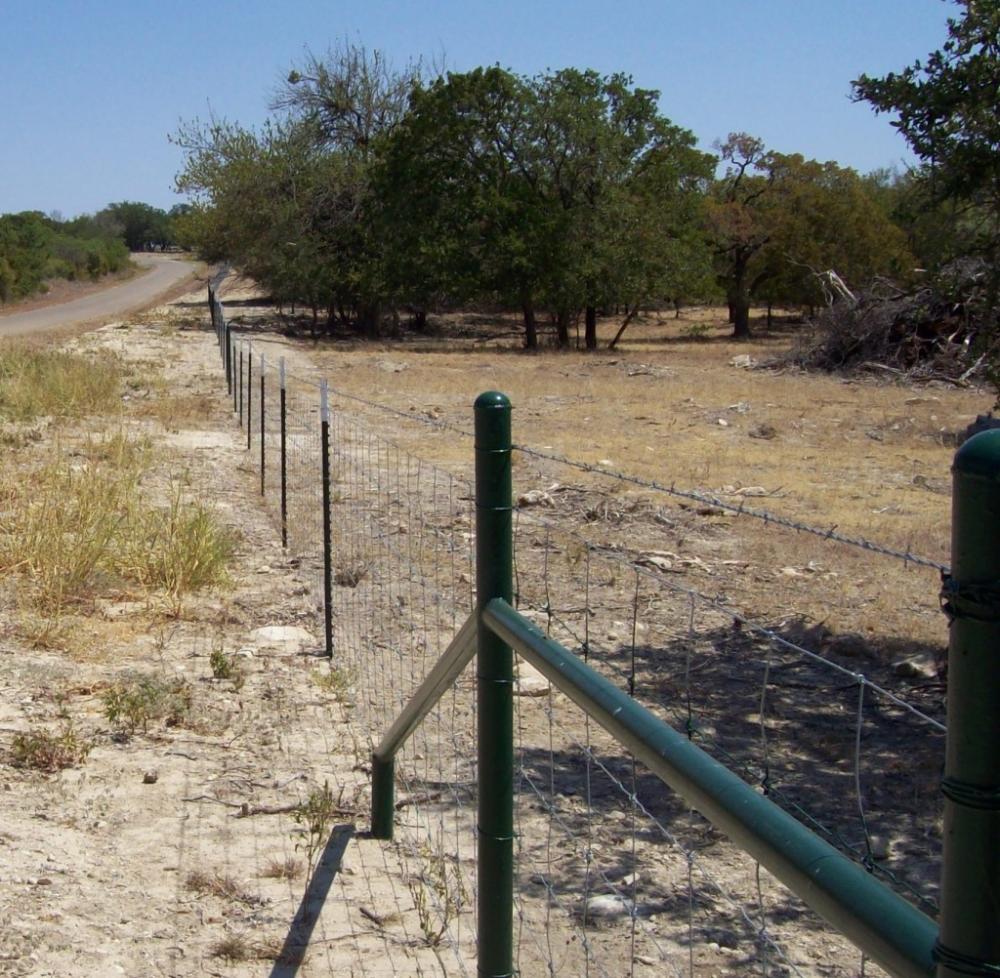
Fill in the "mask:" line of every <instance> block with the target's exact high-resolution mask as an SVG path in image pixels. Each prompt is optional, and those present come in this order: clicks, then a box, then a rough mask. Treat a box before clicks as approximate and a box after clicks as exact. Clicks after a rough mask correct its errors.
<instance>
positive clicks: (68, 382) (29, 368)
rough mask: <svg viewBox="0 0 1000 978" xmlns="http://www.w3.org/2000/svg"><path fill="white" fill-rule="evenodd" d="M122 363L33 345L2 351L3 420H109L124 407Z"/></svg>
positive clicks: (0, 399) (0, 403)
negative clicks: (98, 417) (95, 417)
mask: <svg viewBox="0 0 1000 978" xmlns="http://www.w3.org/2000/svg"><path fill="white" fill-rule="evenodd" d="M124 373H125V371H124V368H123V366H122V364H121V362H120V361H119V360H118V359H117V358H116V357H114V356H112V355H110V354H103V355H101V356H94V357H89V356H88V357H85V356H81V355H80V354H77V353H70V352H66V351H64V350H53V349H51V348H46V347H42V346H36V345H34V344H31V343H25V342H19V343H16V344H15V343H7V344H4V345H3V346H0V417H2V418H7V419H10V420H12V421H18V422H26V421H32V420H34V419H35V418H39V417H52V418H71V417H82V416H86V415H92V414H109V413H112V412H114V411H115V410H117V408H118V407H119V406H120V403H121V390H122V384H123V379H124Z"/></svg>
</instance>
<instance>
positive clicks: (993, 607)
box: [940, 572, 1000, 625]
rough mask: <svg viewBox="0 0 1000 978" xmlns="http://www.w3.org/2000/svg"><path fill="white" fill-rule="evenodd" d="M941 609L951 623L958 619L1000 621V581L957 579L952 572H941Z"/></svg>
mask: <svg viewBox="0 0 1000 978" xmlns="http://www.w3.org/2000/svg"><path fill="white" fill-rule="evenodd" d="M940 597H941V610H942V611H943V612H944V613H945V614H946V615H947V616H948V624H949V625H950V624H951V623H952V622H954V621H955V620H956V619H959V618H964V619H965V620H967V621H982V622H1000V581H985V582H963V581H956V580H955V578H954V577H952V575H951V574H949V573H947V572H942V574H941V595H940Z"/></svg>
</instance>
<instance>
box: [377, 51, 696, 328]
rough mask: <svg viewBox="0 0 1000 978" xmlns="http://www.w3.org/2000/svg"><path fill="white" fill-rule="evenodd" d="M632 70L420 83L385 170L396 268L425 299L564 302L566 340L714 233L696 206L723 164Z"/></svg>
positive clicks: (532, 305)
mask: <svg viewBox="0 0 1000 978" xmlns="http://www.w3.org/2000/svg"><path fill="white" fill-rule="evenodd" d="M657 97H658V94H657V93H656V92H652V91H646V90H642V89H635V88H632V85H631V80H630V79H628V78H627V77H626V76H624V75H613V76H609V77H606V78H604V77H601V76H600V75H598V74H597V73H596V72H589V71H588V72H582V71H577V70H575V69H566V70H563V71H558V72H554V73H550V74H547V75H542V76H539V77H537V78H533V79H526V78H522V77H519V76H516V75H514V74H512V73H511V72H509V71H505V70H504V69H502V68H499V67H492V68H478V69H476V70H475V71H472V72H467V73H462V74H449V75H447V76H446V77H442V78H439V79H437V80H435V81H434V82H433V83H432V84H431V85H429V86H427V87H418V88H417V89H415V91H414V92H413V95H412V97H411V101H410V110H409V112H408V114H407V115H406V116H405V117H404V119H403V120H402V121H401V122H400V124H399V126H398V128H396V129H395V130H394V132H393V133H392V136H391V138H390V139H388V140H387V141H386V142H385V143H384V144H383V145H382V146H381V147H380V164H379V166H378V167H377V169H376V173H377V187H378V198H379V201H380V205H381V218H382V227H383V233H388V232H389V231H390V229H391V231H392V234H391V236H392V239H393V240H394V247H393V250H392V256H393V259H394V260H393V261H391V262H389V267H390V269H392V270H394V272H395V273H396V275H397V277H396V278H395V281H394V284H395V286H396V288H397V290H398V292H399V294H400V295H401V296H403V297H406V298H408V299H409V301H411V302H413V303H414V304H416V305H421V304H427V303H433V302H434V301H435V299H436V298H442V297H445V296H448V297H451V298H452V299H453V300H458V301H461V300H464V299H468V298H471V297H486V296H494V297H497V298H500V299H501V300H503V301H505V302H510V303H513V304H516V305H517V306H518V307H519V308H520V309H521V311H522V314H523V317H524V326H525V344H526V346H527V347H528V348H533V347H535V346H537V343H538V329H537V324H536V308H537V306H538V305H540V304H541V305H543V306H547V307H548V308H550V309H552V310H553V311H554V313H555V319H556V323H557V336H558V342H559V343H560V345H566V344H567V343H568V342H569V323H570V321H571V319H572V318H573V317H574V316H575V315H578V314H579V313H580V312H581V311H583V312H584V313H585V316H586V343H587V346H588V347H591V348H592V347H594V346H596V310H597V307H598V306H599V305H601V304H611V303H620V302H632V303H638V302H639V301H641V300H643V299H645V298H647V297H649V296H650V295H651V294H656V293H662V292H663V291H664V290H666V289H667V288H668V285H667V280H668V279H669V277H670V275H671V273H677V272H679V270H680V269H681V268H682V267H685V263H684V262H683V261H682V260H680V258H681V256H680V254H679V253H680V252H689V251H690V250H691V249H693V248H695V247H696V246H697V243H698V242H700V239H699V238H698V237H697V235H691V234H688V233H686V232H688V231H689V230H690V229H692V228H696V227H697V221H696V220H695V219H694V216H693V215H694V212H695V210H696V209H697V198H698V191H699V189H700V188H701V185H702V184H703V183H704V182H705V181H707V179H708V175H709V172H710V169H711V164H710V161H709V160H708V158H707V157H706V156H705V155H704V154H700V153H698V152H697V151H696V150H694V147H693V138H692V137H691V135H690V134H689V133H687V132H685V131H684V130H681V129H678V128H677V127H675V126H673V125H671V124H670V123H669V121H668V120H666V119H664V118H663V117H662V116H660V115H659V112H658V110H657V107H656V100H657Z"/></svg>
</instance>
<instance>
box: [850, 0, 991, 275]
mask: <svg viewBox="0 0 1000 978" xmlns="http://www.w3.org/2000/svg"><path fill="white" fill-rule="evenodd" d="M957 6H958V7H959V8H960V9H961V16H959V17H955V18H949V20H948V39H947V41H945V43H944V45H943V46H942V47H941V48H940V49H939V50H937V51H933V52H932V53H931V54H929V55H928V56H927V59H926V62H921V61H916V62H915V63H914V64H912V65H911V66H909V67H908V68H904V69H903V70H902V71H901V72H899V73H895V72H890V73H889V74H888V75H886V76H885V77H883V78H873V77H871V76H869V75H862V76H861V77H860V78H858V79H857V80H856V81H855V82H853V93H854V98H855V99H856V100H862V101H866V102H869V103H870V104H871V105H872V107H873V108H874V110H875V111H876V113H880V112H893V113H896V116H897V117H896V119H895V120H894V121H893V123H892V124H893V126H895V128H897V129H898V130H899V131H900V132H901V133H902V134H903V136H904V137H905V138H906V140H907V142H908V143H909V144H910V147H911V149H912V150H913V152H914V153H915V154H916V155H917V156H918V157H919V158H920V160H921V161H922V162H923V164H924V170H923V172H922V174H921V184H922V189H923V191H924V192H925V193H926V202H927V204H928V205H930V207H934V206H937V205H939V204H940V203H941V202H950V203H952V204H954V205H956V206H957V208H958V211H957V213H956V217H957V218H958V221H959V224H960V229H961V233H960V241H959V243H958V249H957V250H959V251H964V252H966V253H978V254H981V255H984V256H985V257H986V258H987V260H988V262H989V264H990V265H991V266H992V268H993V269H996V268H997V258H998V255H1000V112H998V111H997V96H998V90H1000V0H958V3H957Z"/></svg>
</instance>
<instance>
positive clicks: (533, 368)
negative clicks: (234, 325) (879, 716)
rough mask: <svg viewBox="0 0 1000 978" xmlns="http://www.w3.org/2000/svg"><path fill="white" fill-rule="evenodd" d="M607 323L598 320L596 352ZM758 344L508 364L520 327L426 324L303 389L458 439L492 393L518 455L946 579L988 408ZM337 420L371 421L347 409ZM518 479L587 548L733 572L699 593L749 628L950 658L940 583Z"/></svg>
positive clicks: (687, 322) (332, 368)
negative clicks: (321, 389)
mask: <svg viewBox="0 0 1000 978" xmlns="http://www.w3.org/2000/svg"><path fill="white" fill-rule="evenodd" d="M241 295H249V293H241ZM251 301H252V300H250V299H249V298H246V299H244V300H243V303H241V305H242V306H243V307H242V308H239V307H237V309H236V310H234V311H235V312H238V315H239V317H240V318H241V319H242V321H243V322H244V323H245V324H246V326H247V328H253V329H254V332H255V333H257V331H258V330H259V329H261V328H263V330H264V331H265V332H267V331H270V329H271V328H272V327H273V328H274V329H275V333H277V332H278V331H279V330H286V331H287V324H286V323H281V322H277V321H275V320H274V318H273V313H272V311H271V310H269V309H267V308H266V307H258V308H254V307H253V306H252V305H246V303H249V302H251ZM616 325H617V323H616V322H615V321H614V320H610V319H609V320H605V321H603V322H602V323H601V324H600V334H601V343H602V346H605V345H606V343H607V341H608V340H609V339H610V338H611V336H613V335H614V332H615V328H616ZM754 328H755V335H756V338H755V339H754V340H753V341H751V342H749V343H741V342H735V341H733V340H732V339H731V338H730V337H729V333H730V327H729V326H728V325H727V324H726V323H725V322H724V320H723V319H722V318H720V316H719V311H718V310H713V309H691V310H684V311H682V313H681V315H680V317H679V318H674V316H673V314H664V315H655V314H653V315H648V316H646V317H644V318H642V319H640V320H639V321H638V322H635V323H633V324H632V325H631V326H630V327H629V331H628V332H627V333H626V334H625V337H624V340H623V342H622V344H621V345H620V346H619V348H618V350H616V351H615V352H614V353H611V354H609V353H608V352H607V351H606V350H601V351H599V352H598V353H596V354H593V355H587V354H584V353H576V352H571V353H555V352H550V353H542V354H540V355H536V356H531V355H526V354H524V353H523V352H521V351H520V350H519V342H520V337H519V333H518V328H517V323H516V321H515V320H514V319H513V318H509V319H506V318H504V317H497V316H478V315H465V316H450V317H446V318H445V319H444V320H442V321H439V322H436V323H434V324H433V329H434V333H432V335H431V336H429V337H428V336H423V337H415V336H414V335H413V334H403V335H401V336H400V337H399V338H398V339H397V340H395V341H392V342H389V343H385V344H380V345H369V344H358V343H355V342H352V341H348V340H343V341H334V342H332V343H330V344H328V345H320V346H319V347H316V348H314V349H312V350H311V351H310V356H311V359H312V360H313V362H314V363H315V364H316V371H315V373H314V374H313V376H319V375H323V376H327V377H329V379H330V383H331V386H332V387H333V388H334V389H335V390H337V391H342V392H345V393H346V394H349V395H352V396H355V397H359V398H363V399H366V400H369V401H374V402H378V403H379V404H383V405H387V406H390V407H392V408H394V409H396V410H398V411H401V412H403V413H404V414H406V415H409V416H411V417H412V418H414V420H415V421H424V422H426V421H431V422H444V423H447V424H451V425H456V426H458V427H461V428H463V429H466V430H468V429H470V428H471V423H472V419H471V405H472V402H473V400H474V399H475V397H476V395H477V394H478V393H479V392H480V391H483V390H487V389H496V390H501V391H504V392H505V393H507V394H508V395H509V396H510V397H511V400H512V402H513V404H514V440H515V442H516V443H519V444H523V445H525V446H528V447H531V448H534V449H538V450H541V451H543V452H547V453H552V454H555V455H562V456H566V457H569V458H571V459H574V460H577V461H579V462H583V463H588V464H590V465H592V466H595V467H596V468H600V469H608V470H613V471H618V472H624V473H628V474H629V475H632V476H636V477H639V478H640V479H645V480H653V481H656V482H659V483H661V484H665V485H668V486H676V487H677V488H679V489H685V490H695V491H697V492H702V493H705V494H708V495H711V496H714V497H717V498H719V499H722V500H724V501H726V502H729V503H731V504H733V505H741V504H742V505H744V506H746V507H748V508H754V509H759V510H766V511H768V512H771V513H775V514H778V515H780V516H783V517H786V518H788V519H791V520H794V521H799V522H802V523H806V524H809V525H812V526H815V527H818V528H820V529H823V530H826V529H829V528H836V530H837V532H839V533H842V534H845V535H849V536H861V537H865V538H868V539H872V540H875V541H877V542H879V543H881V544H883V545H886V546H888V547H891V548H893V549H897V550H900V551H904V552H911V553H914V554H918V555H921V556H924V557H927V558H930V559H931V560H936V561H939V562H942V563H947V562H948V560H949V554H948V547H949V540H950V530H949V521H950V474H949V469H950V465H951V456H952V455H953V453H954V449H955V435H956V434H957V433H958V432H960V431H962V430H964V428H965V427H966V425H967V424H968V423H969V422H970V421H971V420H972V419H973V418H974V417H975V416H976V415H977V414H978V413H981V412H982V411H984V410H986V409H987V408H988V407H989V406H990V404H991V402H992V396H991V395H990V394H989V393H988V392H987V391H985V390H982V389H977V388H975V387H970V386H956V385H954V384H951V383H945V382H940V381H930V382H924V383H909V382H903V381H901V380H898V379H894V378H891V377H890V378H888V379H887V377H886V375H885V373H884V372H875V373H874V374H867V375H865V374H862V375H855V376H852V377H838V376H836V375H829V374H809V373H805V372H803V371H802V370H800V369H797V368H794V367H789V366H770V367H769V366H768V364H772V363H774V362H775V361H776V360H777V359H778V358H779V357H781V356H782V355H783V354H785V352H786V351H787V350H788V349H789V348H790V347H791V346H792V345H793V344H795V343H796V342H797V341H798V340H799V338H800V336H801V327H799V326H798V325H796V324H794V323H792V322H788V321H782V320H778V321H776V324H775V326H774V328H773V329H771V330H768V329H767V328H766V326H765V322H764V320H763V317H762V318H761V319H759V320H757V321H756V322H755V324H754ZM255 341H263V342H262V343H261V345H259V346H258V349H265V350H267V355H268V357H269V359H270V358H271V357H272V356H276V355H278V354H279V353H280V352H283V351H285V352H288V353H290V352H291V351H292V350H294V349H296V348H297V347H298V344H297V343H295V342H294V341H293V342H290V341H289V340H287V339H281V338H280V337H279V336H277V335H276V336H275V337H274V340H273V343H274V347H271V346H269V344H268V341H266V340H265V338H264V337H263V336H259V335H255ZM275 347H277V348H275ZM342 409H343V410H345V411H349V412H352V413H353V412H360V413H369V414H370V415H371V416H372V417H373V419H374V418H376V417H379V415H378V412H377V411H374V410H373V409H370V408H368V407H366V405H364V404H361V403H359V402H356V401H345V402H343V404H342ZM373 423H376V424H378V425H382V426H385V425H389V426H390V427H391V428H392V429H393V439H394V441H396V442H398V443H400V444H401V445H402V446H403V447H405V448H407V449H409V450H410V451H412V452H414V454H416V455H418V456H420V457H423V458H425V459H429V460H431V461H435V462H438V463H440V464H442V465H443V466H445V467H447V468H450V469H452V470H454V469H459V470H462V471H465V472H466V473H468V472H469V471H470V466H471V459H472V453H471V448H470V446H469V443H468V440H466V439H463V438H461V437H456V436H455V435H454V434H452V433H450V432H447V431H444V432H442V431H440V430H439V429H435V428H434V427H432V426H428V425H421V424H416V423H415V424H412V425H407V424H405V423H401V422H400V421H399V419H398V418H393V417H391V416H390V417H386V416H385V415H382V416H381V417H379V420H378V421H377V422H375V421H374V420H373ZM515 463H516V466H517V468H516V470H515V485H516V492H518V493H519V494H522V495H523V494H525V493H530V492H533V491H534V492H537V493H542V494H544V493H545V491H546V490H548V489H551V488H552V487H553V486H555V487H558V488H557V490H556V491H555V492H551V491H550V492H548V493H547V497H546V499H545V503H546V505H552V506H553V507H554V508H555V510H556V511H557V512H558V515H559V516H560V517H561V518H564V519H566V520H571V521H575V522H576V523H577V524H578V525H579V526H580V527H581V528H583V529H586V531H587V533H588V535H589V536H590V538H592V539H598V540H600V541H602V542H611V543H614V544H621V545H625V546H627V545H628V544H627V538H628V537H629V536H630V535H631V537H632V538H633V540H634V539H635V537H636V536H638V537H640V538H643V537H644V536H645V535H646V534H647V530H648V529H649V528H652V529H653V530H655V532H656V534H657V538H658V539H659V540H660V546H661V549H664V550H666V551H669V552H672V553H678V554H680V555H682V556H686V557H698V556H699V555H700V556H701V557H702V558H703V559H707V560H708V561H709V564H713V563H714V562H713V561H712V560H711V559H710V557H711V556H715V557H717V558H718V559H719V560H725V561H728V562H730V563H729V564H728V565H727V566H729V567H730V568H732V569H731V570H730V571H729V572H727V573H726V574H725V581H724V583H721V584H720V583H719V580H718V575H717V574H713V575H712V579H711V580H706V579H703V580H702V581H701V582H700V586H701V587H702V588H703V589H718V588H720V587H724V588H725V593H726V595H727V597H729V598H731V599H732V600H733V601H734V602H735V603H736V604H737V605H738V606H739V607H741V608H742V609H743V610H744V611H745V612H746V613H751V614H754V615H757V616H758V617H760V618H761V619H763V620H766V621H769V622H772V623H775V622H784V621H787V620H789V619H791V618H796V617H799V618H801V619H803V620H804V622H805V624H806V625H818V624H821V623H822V624H823V625H824V626H829V627H830V628H832V629H834V630H835V631H837V632H852V633H860V634H861V635H863V636H864V637H865V639H866V641H868V642H870V643H873V644H874V645H876V646H878V645H879V644H883V645H885V646H886V654H887V655H890V656H892V655H898V654H899V653H900V652H901V651H905V648H906V645H907V643H915V644H917V645H920V646H923V645H931V646H937V647H940V646H941V645H942V644H943V641H944V634H945V632H944V627H943V621H942V620H941V617H940V615H939V613H938V612H937V608H936V605H937V601H936V582H935V580H934V575H933V574H932V573H931V574H928V573H926V572H913V571H912V570H911V571H910V572H906V571H904V569H903V567H902V565H901V564H900V565H895V567H894V566H893V565H892V564H880V563H878V562H877V561H873V560H871V559H869V558H867V557H865V556H864V555H861V556H859V555H858V554H857V553H856V552H852V551H851V550H849V549H845V548H842V547H838V546H836V545H833V544H825V543H824V542H823V541H821V540H818V539H817V538H816V537H813V536H810V535H806V534H796V533H791V532H787V531H784V530H778V529H775V528H774V527H768V526H764V525H763V524H762V523H760V522H758V521H755V520H752V519H749V518H734V517H732V516H731V515H729V514H726V513H724V512H722V511H718V510H713V509H712V508H711V507H699V506H698V505H697V504H693V503H686V502H685V501H683V500H680V501H679V500H676V499H672V498H670V497H668V496H665V495H662V494H659V493H656V492H652V491H649V490H646V489H643V488H641V487H636V486H633V485H628V484H624V483H620V482H615V481H613V480H610V479H604V478H601V477H599V476H597V475H594V474H592V473H583V472H580V471H577V470H574V469H571V468H567V467H565V466H560V465H558V464H555V463H551V462H546V461H543V460H538V459H535V458H531V457H528V456H525V455H518V456H516V457H515ZM658 511H661V512H660V518H659V523H660V526H659V527H657V526H656V521H657V512H658ZM664 517H665V518H666V519H669V520H670V521H672V522H674V523H676V532H675V533H673V534H672V535H671V534H667V535H666V536H663V531H662V524H663V519H664ZM595 534H596V536H595ZM708 537H712V538H713V539H712V540H709V539H707V538H708ZM720 537H721V538H724V540H723V541H720ZM645 546H646V547H647V548H651V547H654V546H656V544H654V543H653V542H652V541H649V540H647V541H646V544H645ZM706 547H707V548H709V550H708V552H706V550H705V549H704V548H706ZM699 548H701V549H699ZM897 570H898V573H897Z"/></svg>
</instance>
